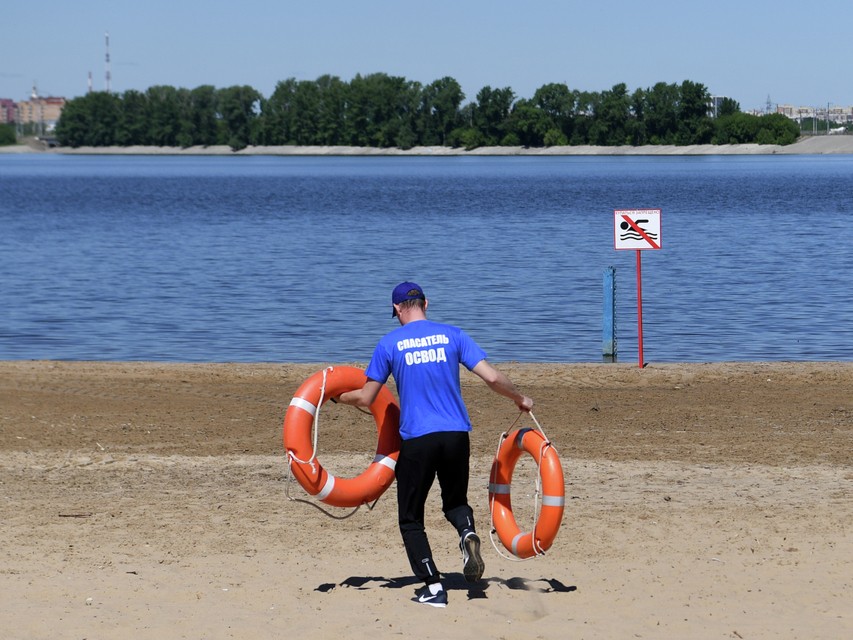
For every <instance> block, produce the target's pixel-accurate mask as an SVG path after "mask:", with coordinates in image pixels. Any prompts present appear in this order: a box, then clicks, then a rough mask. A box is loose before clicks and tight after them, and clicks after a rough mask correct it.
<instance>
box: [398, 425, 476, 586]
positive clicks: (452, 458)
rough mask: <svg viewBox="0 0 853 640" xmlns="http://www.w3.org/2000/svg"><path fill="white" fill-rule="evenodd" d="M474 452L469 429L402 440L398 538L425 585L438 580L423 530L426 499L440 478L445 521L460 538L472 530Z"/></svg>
mask: <svg viewBox="0 0 853 640" xmlns="http://www.w3.org/2000/svg"><path fill="white" fill-rule="evenodd" d="M470 454H471V444H470V440H469V439H468V432H467V431H445V432H439V433H430V434H427V435H425V436H421V437H419V438H412V439H411V440H404V441H403V443H402V445H401V446H400V457H399V459H398V460H397V466H396V471H395V475H396V477H397V507H398V519H399V524H400V534H401V535H402V536H403V545H404V546H405V547H406V554H407V555H408V557H409V563H410V564H411V565H412V571H413V572H414V574H415V576H417V577H418V578H420V579H421V580H423V581H424V582H426V583H427V584H429V583H432V582H438V581H439V580H440V574H439V571H438V569H437V568H436V566H435V562H434V561H433V559H432V550H431V549H430V546H429V540H428V539H427V535H426V531H425V530H424V505H425V504H426V500H427V495H428V494H429V491H430V488H431V487H432V484H433V481H434V480H435V479H436V478H438V484H439V486H440V487H441V508H442V510H443V511H444V517H445V518H447V521H448V522H450V524H452V525H453V526H454V527H455V528H456V531H457V533H458V534H459V536H460V537H461V536H462V535H463V534H464V533H466V532H467V531H473V530H474V512H473V510H472V509H471V507H470V506H468V458H469V457H470Z"/></svg>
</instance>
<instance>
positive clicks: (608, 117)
mask: <svg viewBox="0 0 853 640" xmlns="http://www.w3.org/2000/svg"><path fill="white" fill-rule="evenodd" d="M630 118H631V99H630V97H629V96H628V87H627V86H626V85H625V83H620V84H617V85H614V86H613V88H612V89H611V90H610V91H604V92H603V93H601V95H600V98H599V101H598V103H597V104H596V107H595V118H594V122H593V125H592V127H591V129H590V135H589V141H590V144H597V145H605V146H613V145H623V144H627V143H628V142H629V141H630V136H629V133H628V132H629V129H630V125H629V121H630Z"/></svg>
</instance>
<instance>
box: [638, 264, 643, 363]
mask: <svg viewBox="0 0 853 640" xmlns="http://www.w3.org/2000/svg"><path fill="white" fill-rule="evenodd" d="M642 253H643V252H642V251H640V250H639V249H637V351H638V352H639V357H640V369H642V368H643V260H642V258H640V256H641V255H642Z"/></svg>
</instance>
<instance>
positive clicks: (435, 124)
mask: <svg viewBox="0 0 853 640" xmlns="http://www.w3.org/2000/svg"><path fill="white" fill-rule="evenodd" d="M464 99H465V94H464V93H463V92H462V87H461V86H459V83H458V82H456V80H454V79H453V78H450V77H444V78H441V79H439V80H436V81H434V82H432V83H430V84H428V85H427V86H426V87H424V89H423V91H421V102H420V105H419V108H418V112H419V113H418V118H417V125H416V128H417V132H418V139H419V142H420V144H422V145H428V146H431V145H442V146H444V145H447V144H449V142H448V141H449V139H450V134H451V132H452V131H453V130H454V129H456V128H457V127H458V126H459V125H460V124H461V118H460V116H461V114H460V111H459V108H460V105H461V104H462V101H463V100H464Z"/></svg>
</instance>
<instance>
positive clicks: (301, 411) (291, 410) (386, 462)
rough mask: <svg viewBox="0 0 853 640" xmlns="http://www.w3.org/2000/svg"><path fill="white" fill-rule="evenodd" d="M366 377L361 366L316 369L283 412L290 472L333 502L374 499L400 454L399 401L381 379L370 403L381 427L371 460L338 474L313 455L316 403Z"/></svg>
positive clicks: (311, 490) (355, 385) (389, 480)
mask: <svg viewBox="0 0 853 640" xmlns="http://www.w3.org/2000/svg"><path fill="white" fill-rule="evenodd" d="M366 381H367V378H366V376H365V375H364V371H362V370H361V369H357V368H355V367H345V366H342V367H328V368H327V369H324V370H322V371H318V372H317V373H315V374H313V375H312V376H311V377H309V378H308V379H307V380H305V382H303V383H302V385H301V386H300V387H299V388H298V389H297V390H296V394H295V395H294V396H293V399H292V400H291V401H290V406H289V407H288V409H287V413H286V414H285V416H284V448H285V450H286V451H287V457H288V464H289V465H290V470H291V473H293V477H294V478H296V480H297V482H299V484H300V485H302V488H303V489H305V491H307V492H308V493H309V494H310V495H312V496H314V497H315V498H317V499H318V500H320V501H322V502H325V503H326V504H329V505H332V506H335V507H357V506H360V505H362V504H369V503H371V502H374V501H376V499H377V498H379V496H381V495H382V494H383V493H384V492H385V490H386V489H387V488H388V487H390V486H391V483H392V482H393V481H394V468H395V466H396V465H397V457H398V456H399V455H400V407H399V405H398V404H397V401H396V400H395V398H394V396H393V394H392V393H391V391H389V390H388V388H387V387H386V386H385V385H382V388H381V389H380V390H379V394H378V395H377V396H376V400H374V402H373V404H372V405H370V413H372V414H373V419H374V420H375V421H376V427H377V429H378V430H379V442H378V445H377V447H376V456H375V457H374V459H373V462H372V463H371V464H370V466H368V467H367V469H365V471H364V472H363V473H362V474H361V475H359V476H356V477H355V478H337V477H335V476H333V475H332V474H331V473H329V472H328V471H326V469H324V468H323V466H322V465H321V464H320V461H319V460H317V459H316V457H315V454H316V451H315V450H314V446H313V444H312V437H311V434H312V430H313V427H314V416H315V415H316V414H317V411H318V410H319V408H320V406H321V405H322V404H323V403H324V402H326V400H328V399H329V398H332V397H335V396H338V395H340V394H342V393H344V392H345V391H352V390H353V389H360V388H361V387H363V386H364V383H365V382H366Z"/></svg>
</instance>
